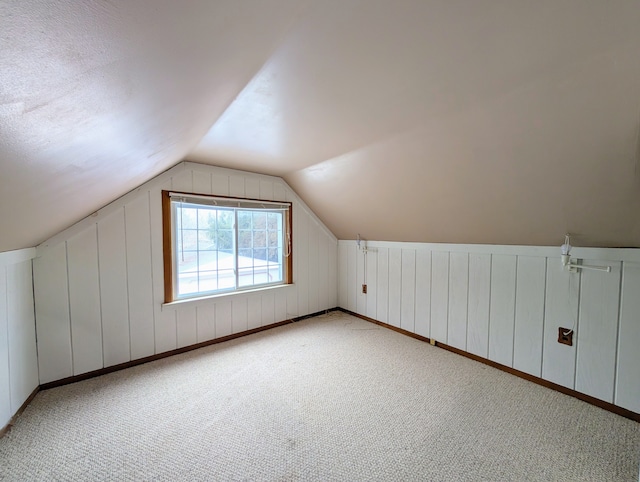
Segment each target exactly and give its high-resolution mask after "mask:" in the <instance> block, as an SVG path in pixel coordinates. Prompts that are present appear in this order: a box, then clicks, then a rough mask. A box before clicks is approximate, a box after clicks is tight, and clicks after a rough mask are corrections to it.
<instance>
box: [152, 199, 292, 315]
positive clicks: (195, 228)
mask: <svg viewBox="0 0 640 482" xmlns="http://www.w3.org/2000/svg"><path fill="white" fill-rule="evenodd" d="M162 196H163V203H162V209H163V229H164V269H165V299H166V302H171V301H177V300H181V299H186V298H194V297H203V296H209V295H215V294H220V293H226V292H232V291H240V290H249V289H253V288H261V287H267V286H273V285H281V284H288V283H291V245H292V244H291V203H285V202H272V201H258V200H250V199H237V198H228V197H216V196H206V195H199V194H187V193H180V192H171V191H163V192H162Z"/></svg>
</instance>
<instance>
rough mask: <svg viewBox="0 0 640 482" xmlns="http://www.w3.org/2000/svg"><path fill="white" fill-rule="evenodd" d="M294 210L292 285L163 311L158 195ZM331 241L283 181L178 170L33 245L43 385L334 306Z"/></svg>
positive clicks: (191, 167)
mask: <svg viewBox="0 0 640 482" xmlns="http://www.w3.org/2000/svg"><path fill="white" fill-rule="evenodd" d="M163 189H166V190H169V189H173V190H177V191H182V192H189V193H198V194H215V195H221V196H232V197H245V198H251V199H264V200H273V201H289V202H292V203H293V236H292V237H293V282H294V284H293V285H287V286H283V287H277V288H272V289H265V290H262V291H254V292H245V293H234V294H230V295H228V296H218V297H216V298H210V299H205V300H200V301H188V302H184V303H178V304H174V305H165V304H164V275H163V273H164V271H163V249H162V248H163V246H162V242H163V241H162V212H161V211H162V207H161V191H162V190H163ZM337 249H338V248H337V239H336V238H335V237H334V236H333V234H332V233H331V232H330V231H329V230H328V229H327V228H326V227H325V226H324V225H323V224H322V223H321V222H320V221H319V220H318V218H317V217H316V216H315V215H314V214H313V213H312V212H311V210H310V209H309V208H308V207H307V206H306V205H305V204H304V202H303V201H301V200H300V198H298V196H297V195H296V194H295V193H294V192H293V190H292V189H291V188H290V187H289V186H288V185H287V184H286V183H285V182H284V181H283V180H282V179H280V178H277V177H272V176H264V175H259V174H252V173H247V172H242V171H235V170H230V169H223V168H217V167H212V166H207V165H202V164H196V163H191V162H183V163H180V164H178V165H177V166H175V167H174V168H172V169H170V170H169V171H167V172H165V173H163V174H161V175H159V176H157V177H156V178H154V179H152V180H151V181H149V182H147V183H146V184H144V185H142V186H141V187H139V188H138V189H136V190H135V191H132V192H130V193H128V194H127V195H125V196H123V197H122V198H120V199H118V200H116V201H114V202H113V203H111V204H109V205H108V206H106V207H104V208H103V209H101V210H100V211H98V212H96V213H95V214H94V215H92V216H89V217H88V218H85V219H83V220H81V221H80V222H78V223H77V224H75V225H74V226H72V227H70V228H69V229H67V230H66V231H64V232H62V233H60V234H58V235H56V236H54V237H53V238H51V239H49V240H48V241H46V242H44V243H43V244H41V245H40V246H38V247H37V256H36V259H34V262H33V266H34V292H35V313H36V326H37V335H38V355H39V373H40V383H41V384H45V383H49V382H52V381H56V380H61V379H65V378H68V377H72V376H77V375H81V374H83V373H87V372H92V371H95V370H100V369H102V368H107V367H111V366H115V365H119V364H122V363H126V362H129V361H133V360H138V359H142V358H146V357H149V356H152V355H156V354H160V353H165V352H170V351H172V350H176V349H179V348H182V347H186V346H190V345H194V344H197V343H202V342H206V341H209V340H214V339H217V338H223V337H226V336H229V335H233V334H236V333H242V332H244V331H248V330H251V329H255V328H258V327H261V326H267V325H270V324H274V323H276V322H279V321H283V320H287V319H291V318H295V317H299V316H304V315H307V314H311V313H316V312H319V311H323V310H326V309H330V308H334V307H335V306H337V290H336V285H337Z"/></svg>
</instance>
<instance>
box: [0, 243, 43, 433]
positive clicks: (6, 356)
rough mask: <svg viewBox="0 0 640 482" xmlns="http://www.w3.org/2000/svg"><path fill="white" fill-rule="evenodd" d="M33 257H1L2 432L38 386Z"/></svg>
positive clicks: (9, 253)
mask: <svg viewBox="0 0 640 482" xmlns="http://www.w3.org/2000/svg"><path fill="white" fill-rule="evenodd" d="M34 255H35V249H33V248H30V249H22V250H18V251H6V252H3V253H0V429H1V428H3V427H4V426H5V425H7V423H9V421H10V420H11V417H12V416H13V415H15V413H16V412H17V411H18V409H19V408H20V407H21V406H22V404H23V403H24V402H25V401H26V400H27V398H29V395H31V393H32V392H33V391H34V390H35V389H36V387H37V386H38V359H37V355H36V334H35V319H34V313H33V285H32V280H31V258H32V257H33V256H34Z"/></svg>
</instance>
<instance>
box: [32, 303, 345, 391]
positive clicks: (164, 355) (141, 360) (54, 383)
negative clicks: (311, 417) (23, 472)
mask: <svg viewBox="0 0 640 482" xmlns="http://www.w3.org/2000/svg"><path fill="white" fill-rule="evenodd" d="M337 309H338V308H331V309H328V310H322V311H318V312H317V313H312V314H309V315H304V316H298V317H296V318H291V319H288V320H284V321H278V322H276V323H272V324H270V325H265V326H261V327H258V328H253V329H251V330H246V331H242V332H240V333H234V334H233V335H227V336H222V337H220V338H214V339H213V340H207V341H203V342H201V343H196V344H194V345H189V346H184V347H182V348H177V349H175V350H171V351H165V352H163V353H158V354H156V355H150V356H147V357H144V358H138V359H137V360H131V361H128V362H124V363H120V364H118V365H113V366H110V367H106V368H100V369H99V370H93V371H91V372H87V373H82V374H80V375H75V376H71V377H67V378H62V379H60V380H54V381H52V382H47V383H43V384H42V385H40V389H41V390H48V389H50V388H56V387H61V386H63V385H69V384H70V383H76V382H81V381H83V380H88V379H90V378H95V377H99V376H101V375H106V374H108V373H113V372H117V371H120V370H124V369H126V368H131V367H134V366H138V365H143V364H145V363H149V362H152V361H156V360H161V359H162V358H167V357H170V356H174V355H179V354H181V353H186V352H188V351H192V350H197V349H198V348H204V347H205V346H209V345H215V344H217V343H222V342H225V341H229V340H234V339H236V338H240V337H243V336H248V335H253V334H254V333H259V332H261V331H265V330H270V329H272V328H277V327H279V326H283V325H287V324H289V323H295V322H298V321H301V320H305V319H307V318H312V317H314V316H318V315H322V314H325V313H329V312H330V311H336V310H337Z"/></svg>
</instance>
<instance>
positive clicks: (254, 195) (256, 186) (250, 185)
mask: <svg viewBox="0 0 640 482" xmlns="http://www.w3.org/2000/svg"><path fill="white" fill-rule="evenodd" d="M244 195H245V196H246V197H247V199H260V180H259V179H256V178H255V177H246V178H245V179H244Z"/></svg>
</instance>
